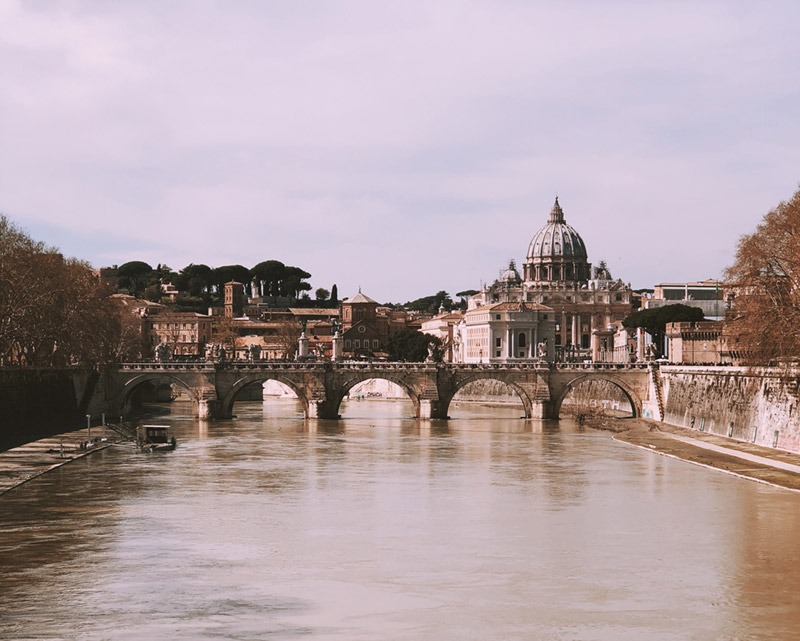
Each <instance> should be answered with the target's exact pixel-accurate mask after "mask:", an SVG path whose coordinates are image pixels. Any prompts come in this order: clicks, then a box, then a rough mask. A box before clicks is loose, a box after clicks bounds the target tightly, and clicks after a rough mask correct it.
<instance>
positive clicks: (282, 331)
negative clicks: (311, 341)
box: [275, 319, 302, 360]
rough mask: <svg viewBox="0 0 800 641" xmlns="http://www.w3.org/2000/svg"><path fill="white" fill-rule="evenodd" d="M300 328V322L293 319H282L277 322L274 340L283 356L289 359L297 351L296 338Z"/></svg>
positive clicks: (300, 330)
mask: <svg viewBox="0 0 800 641" xmlns="http://www.w3.org/2000/svg"><path fill="white" fill-rule="evenodd" d="M301 332H302V328H301V326H300V323H298V322H297V321H295V320H290V319H286V320H282V321H281V322H280V323H278V327H277V333H276V334H275V342H276V343H277V344H278V345H279V346H280V349H281V351H282V353H283V358H285V359H287V360H291V359H292V358H294V355H295V354H296V353H297V348H298V340H299V339H300V334H301Z"/></svg>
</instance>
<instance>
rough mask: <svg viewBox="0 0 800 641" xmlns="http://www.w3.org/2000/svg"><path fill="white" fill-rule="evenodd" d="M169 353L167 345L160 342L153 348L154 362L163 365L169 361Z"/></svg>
mask: <svg viewBox="0 0 800 641" xmlns="http://www.w3.org/2000/svg"><path fill="white" fill-rule="evenodd" d="M170 351H171V350H170V348H169V345H168V344H167V343H165V342H164V341H161V342H160V343H159V344H158V345H156V348H155V356H156V360H157V361H158V362H159V363H165V362H166V361H168V360H169V356H170Z"/></svg>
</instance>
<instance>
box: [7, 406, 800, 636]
mask: <svg viewBox="0 0 800 641" xmlns="http://www.w3.org/2000/svg"><path fill="white" fill-rule="evenodd" d="M187 409H188V408H187V407H186V406H181V405H180V404H176V405H175V407H173V408H172V410H171V412H172V413H170V414H167V415H166V416H164V417H162V418H159V419H158V421H159V422H166V423H169V424H170V425H171V426H172V427H173V429H174V431H175V433H176V435H177V437H178V440H179V447H178V449H177V450H176V451H175V452H169V453H157V454H141V453H138V452H136V451H134V450H133V449H132V448H131V447H128V446H117V447H113V448H110V449H108V450H105V451H103V452H101V453H98V454H95V455H93V456H90V457H87V458H84V459H81V460H79V461H76V462H74V463H71V464H69V465H67V466H64V467H63V468H60V469H58V470H56V471H53V472H51V473H48V474H46V475H44V476H42V477H40V478H38V479H35V480H34V481H31V482H30V483H28V484H26V485H24V486H22V487H20V488H17V489H15V490H13V491H11V492H9V493H8V494H6V495H4V496H2V497H0V572H1V574H0V638H2V639H86V640H92V641H95V640H97V641H99V640H114V641H117V640H120V641H121V640H137V641H138V640H161V639H169V640H171V641H178V640H184V639H248V640H249V639H305V638H308V639H314V640H324V639H332V640H333V639H336V640H348V641H354V640H370V641H373V640H376V639H409V640H410V639H414V640H417V639H431V640H437V641H446V640H451V639H452V640H467V639H476V640H490V639H520V640H528V639H540V640H545V641H546V640H554V641H555V640H558V641H562V640H563V641H568V640H578V639H579V640H608V641H623V640H632V641H633V640H636V641H640V640H645V639H646V640H648V641H662V640H668V639H669V640H673V639H674V640H686V639H697V640H703V641H707V640H711V639H714V640H717V639H742V640H745V639H747V640H758V639H780V640H786V639H796V638H800V536H798V534H797V533H798V532H800V527H799V526H800V494H796V493H791V492H788V491H785V490H780V489H776V488H772V487H768V486H764V485H760V484H757V483H754V482H750V481H745V480H742V479H738V478H734V477H730V476H727V475H725V474H721V473H718V472H714V471H711V470H706V469H703V468H699V467H696V466H693V465H691V464H688V463H685V462H682V461H677V460H673V459H668V458H664V457H661V456H658V455H654V454H652V453H649V452H646V451H643V450H641V449H637V448H633V447H630V446H627V445H625V444H622V443H617V442H615V441H612V440H611V438H610V435H609V434H608V433H606V432H597V431H593V430H591V429H588V428H582V427H579V426H577V425H575V424H573V423H571V422H569V421H566V420H562V421H560V422H540V421H523V420H520V419H519V418H518V417H519V414H520V410H519V409H517V408H486V407H479V406H466V405H461V406H459V407H455V408H454V410H453V420H451V421H447V422H440V421H430V422H420V421H416V420H414V419H408V418H404V416H407V415H408V414H409V413H410V405H409V404H407V403H401V402H386V401H372V400H364V401H358V402H356V401H350V402H349V404H347V405H346V407H345V408H344V418H343V419H342V420H340V421H335V422H334V421H331V422H326V421H309V422H307V421H304V420H303V419H302V417H301V416H300V415H299V414H298V408H297V406H296V402H295V401H292V400H286V399H274V400H271V401H268V402H265V403H263V404H262V403H259V402H251V403H238V404H237V405H236V412H237V414H238V418H236V419H233V420H229V421H214V422H199V421H197V420H195V419H192V418H190V417H189V416H188V415H187V414H186V410H187Z"/></svg>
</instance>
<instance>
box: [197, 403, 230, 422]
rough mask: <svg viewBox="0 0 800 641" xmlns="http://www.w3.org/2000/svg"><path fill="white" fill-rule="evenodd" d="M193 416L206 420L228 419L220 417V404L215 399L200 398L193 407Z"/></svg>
mask: <svg viewBox="0 0 800 641" xmlns="http://www.w3.org/2000/svg"><path fill="white" fill-rule="evenodd" d="M195 415H196V416H197V417H198V418H201V419H204V420H207V419H211V418H230V417H229V416H228V417H226V416H222V407H221V403H220V402H219V401H218V400H217V399H215V398H201V399H198V400H197V403H196V405H195Z"/></svg>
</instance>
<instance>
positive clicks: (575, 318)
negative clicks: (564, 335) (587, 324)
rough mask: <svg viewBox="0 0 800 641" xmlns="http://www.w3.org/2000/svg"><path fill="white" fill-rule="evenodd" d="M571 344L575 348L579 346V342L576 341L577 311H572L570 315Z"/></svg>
mask: <svg viewBox="0 0 800 641" xmlns="http://www.w3.org/2000/svg"><path fill="white" fill-rule="evenodd" d="M572 344H573V345H574V346H575V347H578V346H580V344H581V343H580V341H579V340H578V314H577V310H576V311H573V313H572Z"/></svg>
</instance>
